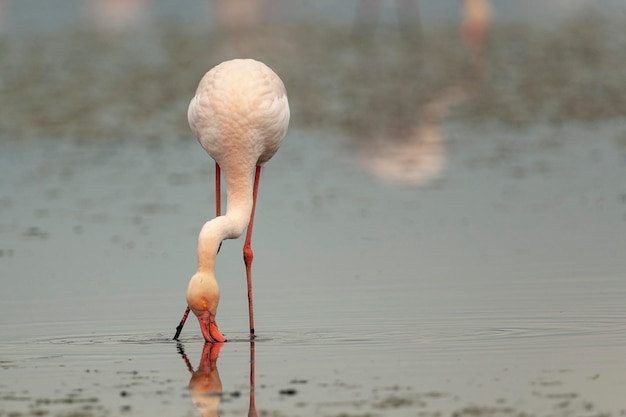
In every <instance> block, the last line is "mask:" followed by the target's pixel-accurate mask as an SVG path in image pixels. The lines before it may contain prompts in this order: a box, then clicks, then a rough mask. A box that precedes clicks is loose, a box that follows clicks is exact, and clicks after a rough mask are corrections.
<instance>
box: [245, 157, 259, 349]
mask: <svg viewBox="0 0 626 417" xmlns="http://www.w3.org/2000/svg"><path fill="white" fill-rule="evenodd" d="M260 179H261V165H257V167H256V172H255V174H254V189H253V191H252V213H250V223H248V230H247V232H246V243H244V245H243V260H244V262H245V263H246V277H247V279H248V312H249V314H250V339H254V309H253V307H252V258H253V257H254V255H253V253H252V246H251V241H252V228H253V226H254V211H255V210H256V199H257V194H258V191H259V180H260Z"/></svg>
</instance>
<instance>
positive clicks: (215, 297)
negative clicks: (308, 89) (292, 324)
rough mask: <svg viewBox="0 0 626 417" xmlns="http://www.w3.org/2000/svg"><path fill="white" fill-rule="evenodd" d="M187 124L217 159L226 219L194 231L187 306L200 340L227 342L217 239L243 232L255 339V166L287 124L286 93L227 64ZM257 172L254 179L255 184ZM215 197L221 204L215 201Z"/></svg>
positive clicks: (207, 80)
mask: <svg viewBox="0 0 626 417" xmlns="http://www.w3.org/2000/svg"><path fill="white" fill-rule="evenodd" d="M187 118H188V120H189V126H190V127H191V130H192V131H193V132H194V134H195V135H196V137H197V139H198V141H199V142H200V144H201V145H202V147H203V148H204V150H205V151H206V152H207V153H208V154H209V155H210V156H211V157H212V158H213V159H214V160H215V163H216V164H217V166H218V168H219V169H218V170H217V172H220V170H221V172H223V174H224V177H225V180H226V187H227V194H226V195H227V203H226V205H227V209H226V214H225V215H223V216H220V215H218V216H217V217H215V218H214V219H212V220H210V221H208V222H206V223H205V224H204V226H203V227H202V230H201V231H200V235H199V237H198V270H197V272H196V273H195V274H194V275H193V276H192V278H191V280H190V282H189V286H188V288H187V305H188V306H189V309H190V310H191V311H193V313H194V314H195V315H196V316H197V317H198V320H199V321H200V328H201V330H202V334H203V335H204V338H205V340H206V341H212V342H222V341H225V338H224V336H223V335H222V334H221V333H220V332H219V329H218V327H217V324H216V323H215V314H216V311H217V305H218V303H219V287H218V285H217V281H216V279H215V273H214V268H215V257H216V255H217V252H218V250H219V245H220V244H221V242H222V240H224V239H234V238H237V237H239V236H240V235H241V234H242V233H243V231H244V230H245V229H246V227H248V234H247V236H246V244H245V246H244V260H245V261H246V272H247V275H248V296H249V302H250V331H251V336H253V335H254V328H253V323H252V290H251V276H250V274H251V272H250V264H251V262H252V250H251V248H250V239H251V229H252V223H253V219H254V207H255V200H256V190H257V187H258V177H259V175H260V169H261V168H260V167H261V166H262V165H263V164H264V163H265V162H267V161H268V160H269V159H270V158H271V157H272V156H273V155H274V154H275V153H276V151H277V150H278V148H279V146H280V144H281V142H282V140H283V138H284V136H285V134H286V132H287V127H288V125H289V104H288V100H287V93H286V90H285V86H284V85H283V82H282V81H281V79H280V78H279V77H278V75H276V74H275V73H274V71H272V70H271V69H270V68H269V67H267V66H266V65H265V64H263V63H261V62H258V61H255V60H252V59H235V60H231V61H226V62H223V63H221V64H219V65H217V66H216V67H214V68H213V69H211V70H210V71H209V72H207V73H206V74H205V75H204V77H203V78H202V79H201V80H200V84H199V85H198V89H197V90H196V94H195V96H194V97H193V99H192V100H191V103H190V104H189V110H188V112H187ZM255 169H256V178H253V177H254V176H255V175H254V173H255ZM216 184H219V177H216ZM216 194H218V193H216ZM216 198H218V201H219V195H217V196H216ZM218 207H219V203H218ZM218 214H219V208H218ZM183 322H184V321H183ZM181 324H182V323H181Z"/></svg>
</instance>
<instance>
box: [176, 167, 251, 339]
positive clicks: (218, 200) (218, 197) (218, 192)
mask: <svg viewBox="0 0 626 417" xmlns="http://www.w3.org/2000/svg"><path fill="white" fill-rule="evenodd" d="M220 178H221V177H220V166H219V165H218V163H217V162H216V163H215V217H218V216H220V215H221V214H222V185H221V181H220ZM253 210H254V209H253ZM219 247H220V248H221V247H222V244H221V243H220V246H219ZM217 251H218V252H219V251H220V249H219V248H218V249H217ZM188 315H189V307H187V309H186V310H185V312H184V313H183V318H182V319H181V320H180V323H179V324H178V326H176V334H175V335H174V338H173V340H178V336H180V332H182V331H183V326H184V325H185V322H186V321H187V316H188Z"/></svg>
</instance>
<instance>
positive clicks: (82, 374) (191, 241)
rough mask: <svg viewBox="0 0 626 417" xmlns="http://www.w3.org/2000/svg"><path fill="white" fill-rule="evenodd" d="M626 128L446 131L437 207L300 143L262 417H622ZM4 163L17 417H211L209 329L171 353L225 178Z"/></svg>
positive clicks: (230, 276)
mask: <svg viewBox="0 0 626 417" xmlns="http://www.w3.org/2000/svg"><path fill="white" fill-rule="evenodd" d="M624 128H625V126H624V125H623V124H619V123H617V124H616V123H613V124H605V125H604V126H601V127H600V126H594V127H590V126H569V127H564V128H560V129H555V128H552V127H544V128H539V127H537V128H534V129H531V130H528V131H523V132H513V133H512V132H505V131H503V130H498V129H495V128H494V129H481V130H476V129H471V128H468V127H467V126H464V125H457V124H453V123H452V124H448V125H446V126H445V129H444V130H445V133H446V138H447V141H446V148H445V149H446V154H445V156H446V166H447V169H445V170H444V171H443V172H441V173H440V174H439V177H438V178H436V179H434V180H432V182H431V183H430V185H427V186H425V187H421V188H414V187H397V186H393V185H390V184H388V183H386V182H384V181H382V180H379V179H376V178H374V177H373V176H372V175H370V174H368V173H367V172H366V171H365V170H364V169H363V166H362V165H361V164H359V163H358V162H357V161H354V160H353V159H352V154H351V153H349V152H348V151H347V150H346V148H345V147H344V143H345V141H346V139H345V138H343V137H342V136H341V135H337V134H335V133H328V132H327V133H320V132H309V131H299V130H293V131H291V132H290V134H289V136H288V138H287V140H286V142H285V143H284V146H283V148H281V151H280V153H279V154H278V155H277V157H276V159H275V160H272V161H271V164H268V166H267V168H266V169H265V171H264V174H263V179H262V185H261V191H260V200H259V206H258V219H259V221H258V223H257V225H256V228H255V236H254V243H253V246H254V248H255V265H254V273H255V297H256V298H255V306H256V321H257V332H258V339H257V341H256V343H255V344H254V353H255V361H254V364H255V382H256V390H255V397H256V408H257V410H258V411H259V412H265V411H267V412H269V413H273V414H276V415H312V414H314V413H315V414H322V415H338V414H341V413H342V412H346V413H349V414H354V415H357V414H358V415H363V414H375V415H415V414H416V413H419V414H424V415H430V414H433V415H434V414H435V413H449V412H457V413H460V414H461V415H462V414H472V413H480V414H485V415H513V414H519V413H522V412H524V413H528V414H535V415H570V414H572V413H574V414H594V413H600V412H609V413H611V414H612V415H620V414H624V413H626V408H625V405H624V402H623V396H622V393H623V392H624V388H626V379H625V377H624V375H626V372H625V371H626V360H625V358H624V355H623V347H624V345H625V344H626V324H625V323H626V321H625V318H626V317H625V316H626V313H625V312H624V308H623V295H624V293H625V292H624V291H625V290H626V281H625V280H624V279H623V277H624V272H625V271H626V260H625V259H624V258H623V256H621V253H622V248H623V247H624V244H625V243H626V238H625V236H626V233H625V232H626V198H625V197H624V196H625V195H626V189H624V185H623V178H624V174H625V170H626V154H625V153H624V150H623V149H622V148H620V145H619V144H620V142H619V141H616V140H615V137H616V135H618V134H619V133H620V132H623V131H624ZM555 138H556V139H555ZM592 139H593V140H592ZM554 140H557V142H559V143H561V146H558V147H551V146H547V145H546V144H549V143H552V141H554ZM501 141H504V142H506V143H508V142H509V141H510V143H514V144H515V146H516V148H515V151H514V152H513V153H514V155H512V156H510V157H508V158H501V155H500V156H499V154H498V153H497V152H495V151H494V149H496V148H497V146H495V145H497V143H499V142H501ZM546 141H548V142H546ZM560 141H562V142H560ZM0 158H1V164H0V166H1V167H2V168H1V169H2V188H1V189H2V196H1V199H0V201H1V203H2V204H1V208H0V212H1V214H2V217H1V218H2V222H1V223H0V233H1V236H2V240H1V242H2V247H0V250H1V251H2V252H1V253H2V257H1V258H0V273H1V276H2V277H3V284H2V287H3V291H2V293H1V295H0V301H1V303H0V309H1V310H0V335H1V338H0V340H1V342H0V358H1V362H0V365H1V368H0V372H1V373H2V379H1V380H2V383H1V384H0V397H1V398H2V405H1V406H0V411H1V412H2V413H4V414H6V415H9V413H11V412H14V411H22V412H24V413H25V415H35V414H36V413H37V412H38V411H42V410H45V411H48V412H50V413H52V414H53V415H56V414H59V415H63V414H62V413H65V412H68V410H74V411H80V412H82V413H83V414H84V415H111V414H119V413H120V412H123V413H125V414H127V415H150V414H155V413H159V414H164V413H175V414H183V415H198V411H197V410H196V409H195V408H194V405H193V404H192V401H191V398H190V394H189V392H188V389H187V386H188V384H189V381H190V378H191V373H190V371H189V370H188V367H187V365H186V363H185V361H184V360H183V357H182V356H181V353H180V351H181V349H182V350H183V351H184V352H185V353H186V354H187V355H188V357H189V361H190V363H191V366H192V367H193V368H196V367H197V366H199V363H200V357H201V351H202V346H203V343H202V340H201V336H200V333H199V331H198V328H197V323H195V322H194V320H189V322H188V323H187V325H186V327H185V329H184V330H183V333H182V335H181V345H177V343H176V342H174V341H172V340H170V339H171V337H172V336H173V333H174V327H175V325H176V324H177V322H178V320H179V318H180V315H181V314H182V312H183V309H184V290H185V287H186V281H187V279H188V277H189V276H190V275H191V273H192V272H193V269H194V262H195V244H196V234H197V231H198V229H199V227H200V225H201V224H202V222H203V221H205V220H206V219H207V218H209V217H210V212H211V207H212V204H211V202H212V198H213V195H212V193H213V191H212V187H211V174H212V166H211V163H210V161H209V159H208V157H206V156H205V155H204V154H203V152H202V151H201V149H200V148H199V146H198V145H197V144H196V143H194V142H193V141H192V140H190V141H188V142H181V143H172V144H166V145H160V146H157V147H150V146H147V145H146V144H138V145H131V144H106V145H75V144H73V143H72V142H69V141H66V142H55V144H54V145H51V144H50V143H48V142H43V141H21V142H14V143H5V144H3V145H2V153H1V156H0ZM537 166H540V167H542V168H541V169H535V168H536V167H537ZM9 174H10V175H9ZM241 245H242V242H241V240H238V241H229V242H226V243H225V245H224V247H223V249H222V251H221V252H220V258H219V259H218V269H217V276H218V279H219V281H220V286H221V288H222V301H221V304H220V310H219V313H218V321H219V323H220V327H221V329H222V331H223V332H224V333H225V334H226V336H227V337H228V338H229V339H230V340H231V341H230V342H227V343H226V344H225V345H224V346H223V347H222V349H221V353H220V355H219V359H218V360H217V363H216V364H217V369H218V370H219V377H220V379H221V384H222V395H221V397H218V398H220V399H221V403H220V412H221V413H222V414H225V415H228V414H235V415H242V414H244V415H245V413H247V412H248V407H249V392H250V383H249V377H250V374H249V373H250V354H251V352H250V351H251V345H250V343H249V342H248V340H247V334H246V331H245V330H246V326H247V307H246V300H245V298H246V297H245V280H244V278H243V277H244V276H245V275H244V269H243V262H241V252H240V251H241ZM211 398H214V397H211ZM0 415H1V414H0Z"/></svg>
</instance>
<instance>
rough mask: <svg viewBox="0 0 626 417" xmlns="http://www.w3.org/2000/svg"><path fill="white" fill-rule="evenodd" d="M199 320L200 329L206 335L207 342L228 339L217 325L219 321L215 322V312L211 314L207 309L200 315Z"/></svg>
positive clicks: (218, 341)
mask: <svg viewBox="0 0 626 417" xmlns="http://www.w3.org/2000/svg"><path fill="white" fill-rule="evenodd" d="M198 321H199V322H200V330H201V331H202V336H204V340H205V341H206V342H208V343H220V342H225V341H226V338H225V337H224V335H223V334H222V333H221V332H220V329H219V328H218V327H217V323H216V322H215V314H211V313H209V312H208V311H206V310H205V311H203V312H202V314H201V315H199V316H198Z"/></svg>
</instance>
